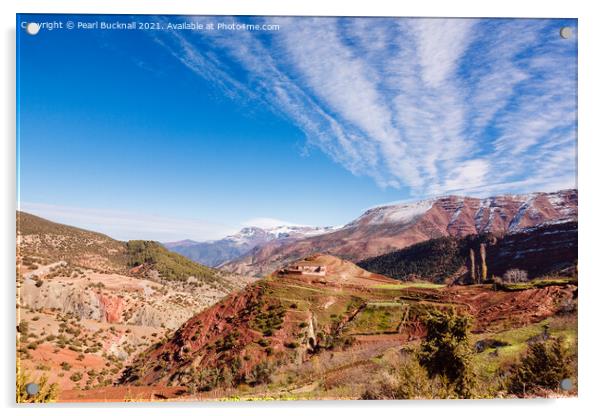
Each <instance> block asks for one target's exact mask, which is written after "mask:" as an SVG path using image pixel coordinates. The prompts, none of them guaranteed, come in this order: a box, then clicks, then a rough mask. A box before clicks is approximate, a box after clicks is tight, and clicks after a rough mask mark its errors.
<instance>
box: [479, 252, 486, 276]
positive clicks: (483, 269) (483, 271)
mask: <svg viewBox="0 0 602 416" xmlns="http://www.w3.org/2000/svg"><path fill="white" fill-rule="evenodd" d="M486 254H487V251H486V248H485V244H484V243H481V276H480V277H479V284H481V283H482V282H484V281H486V280H487V261H486Z"/></svg>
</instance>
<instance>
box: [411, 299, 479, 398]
mask: <svg viewBox="0 0 602 416" xmlns="http://www.w3.org/2000/svg"><path fill="white" fill-rule="evenodd" d="M425 324H426V329H427V334H426V338H425V339H424V340H423V342H422V344H421V346H420V351H419V352H418V361H419V363H420V365H422V366H423V367H424V368H425V369H426V370H427V373H428V375H429V377H430V378H435V377H437V376H439V377H442V378H443V379H444V380H446V382H447V383H448V384H449V387H450V388H451V390H452V391H453V392H454V393H455V394H456V395H457V396H458V397H460V398H471V397H473V395H474V387H475V383H476V381H475V379H476V376H475V373H474V370H473V368H472V349H471V348H470V345H469V343H468V329H469V326H470V320H469V318H468V317H467V316H464V315H457V314H456V313H455V311H453V312H441V311H438V310H434V311H433V312H432V313H431V314H429V316H428V317H427V319H426V322H425Z"/></svg>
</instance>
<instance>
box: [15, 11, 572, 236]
mask: <svg viewBox="0 0 602 416" xmlns="http://www.w3.org/2000/svg"><path fill="white" fill-rule="evenodd" d="M20 19H21V20H22V21H35V22H46V21H53V20H54V21H61V22H63V24H65V23H66V22H67V21H68V20H71V21H75V22H77V21H96V20H98V21H104V22H114V21H120V22H130V21H138V22H155V23H158V24H160V25H162V26H163V27H165V26H166V25H167V24H168V23H180V22H183V21H186V22H195V23H199V24H201V23H202V24H203V25H205V27H206V25H207V24H208V23H215V24H217V23H219V22H224V23H232V22H239V23H250V24H255V23H257V24H276V25H279V30H274V31H248V30H237V31H232V30H197V31H192V30H147V31H143V30H82V29H79V30H78V29H73V30H67V29H62V30H61V29H56V30H51V31H49V30H45V29H42V30H41V31H40V33H39V34H38V35H36V36H30V35H27V34H26V33H25V32H24V31H22V30H20V31H18V38H17V43H18V134H19V144H18V146H19V160H18V167H19V172H18V177H19V185H20V186H19V196H20V201H19V202H20V208H21V209H23V210H25V211H29V212H33V213H36V214H39V215H42V216H45V217H46V218H50V219H53V220H56V221H61V222H65V223H69V224H73V225H78V226H82V227H86V228H90V229H94V230H97V231H101V232H105V233H107V234H109V235H111V236H113V237H115V238H119V239H124V240H125V239H134V238H145V239H157V240H160V241H170V240H178V239H184V238H192V239H196V240H207V239H215V238H220V237H222V236H225V235H227V234H229V233H232V232H235V231H236V230H238V229H239V228H240V227H242V226H245V225H262V226H266V225H274V224H278V223H292V224H309V225H338V224H344V223H346V222H349V221H351V220H353V219H354V218H355V217H357V216H358V215H360V214H361V213H362V212H363V211H364V210H365V209H366V208H369V207H371V206H374V205H378V204H384V203H388V202H391V201H399V200H415V199H422V198H428V197H432V196H437V195H443V194H449V193H454V194H466V195H477V196H487V195H495V194H501V193H510V192H512V193H515V192H531V191H547V190H557V189H564V188H570V187H575V186H576V138H577V135H576V129H577V120H576V117H577V115H576V111H577V108H576V95H577V80H576V68H577V41H576V36H573V37H572V38H571V39H568V40H566V39H562V38H561V37H560V36H559V29H560V28H561V27H563V26H569V27H572V28H573V32H574V34H575V35H576V29H577V22H576V20H539V19H537V20H534V19H520V20H512V19H488V20H487V19H486V20H476V19H392V18H343V19H335V18H283V17H271V18H260V17H254V18H251V17H247V18H241V17H238V18H235V17H177V16H169V17H152V16H65V15H49V16H39V15H23V16H21V17H20ZM19 26H20V24H19Z"/></svg>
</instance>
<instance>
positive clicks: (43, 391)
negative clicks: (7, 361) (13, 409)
mask: <svg viewBox="0 0 602 416" xmlns="http://www.w3.org/2000/svg"><path fill="white" fill-rule="evenodd" d="M29 383H36V384H37V385H38V393H37V394H34V395H29V394H28V393H27V385H28V384H29ZM58 392H59V389H58V385H57V384H56V383H49V382H48V377H47V376H46V375H42V376H41V377H40V378H39V379H38V380H34V379H31V378H30V377H29V376H28V374H27V373H26V372H24V371H17V399H16V400H17V403H49V402H54V401H56V399H57V397H58Z"/></svg>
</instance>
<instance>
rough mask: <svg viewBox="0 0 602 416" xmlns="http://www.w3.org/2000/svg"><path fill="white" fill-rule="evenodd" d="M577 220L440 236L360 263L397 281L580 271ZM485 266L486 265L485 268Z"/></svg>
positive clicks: (463, 279)
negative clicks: (495, 232) (501, 232)
mask: <svg viewBox="0 0 602 416" xmlns="http://www.w3.org/2000/svg"><path fill="white" fill-rule="evenodd" d="M576 264H577V222H573V221H570V222H566V223H554V224H543V225H539V226H536V227H531V228H524V229H521V230H520V231H517V232H512V233H509V234H505V235H503V236H502V237H495V236H494V235H492V234H489V233H485V234H479V235H470V236H467V237H463V238H456V237H440V238H435V239H432V240H428V241H425V242H422V243H417V244H414V245H412V246H410V247H407V248H404V249H401V250H396V251H394V252H391V253H387V254H383V255H382V256H377V257H372V258H369V259H366V260H363V261H361V262H359V263H358V265H359V266H360V267H363V268H365V269H366V270H370V271H372V272H374V273H381V274H383V275H386V276H390V277H393V278H395V279H401V280H408V279H423V280H429V281H434V282H439V283H441V282H448V283H449V282H452V281H456V282H463V283H476V282H478V281H482V282H485V281H490V280H491V279H492V278H493V276H503V275H504V273H506V272H507V271H508V270H510V269H520V270H524V271H525V272H526V273H527V276H528V277H529V278H531V279H533V278H536V277H540V276H544V275H548V276H549V275H553V274H566V273H569V274H570V273H574V271H575V267H576ZM483 266H484V267H483Z"/></svg>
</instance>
